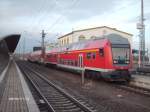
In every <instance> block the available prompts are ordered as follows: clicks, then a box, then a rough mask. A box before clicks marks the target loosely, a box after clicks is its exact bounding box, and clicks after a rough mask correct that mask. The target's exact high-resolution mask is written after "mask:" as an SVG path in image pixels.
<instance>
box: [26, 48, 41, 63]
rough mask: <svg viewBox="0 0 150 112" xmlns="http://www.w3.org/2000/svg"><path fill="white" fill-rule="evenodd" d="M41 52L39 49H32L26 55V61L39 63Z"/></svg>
mask: <svg viewBox="0 0 150 112" xmlns="http://www.w3.org/2000/svg"><path fill="white" fill-rule="evenodd" d="M41 54H42V51H41V50H38V51H34V52H32V53H30V54H29V55H28V61H30V62H36V63H40V61H41Z"/></svg>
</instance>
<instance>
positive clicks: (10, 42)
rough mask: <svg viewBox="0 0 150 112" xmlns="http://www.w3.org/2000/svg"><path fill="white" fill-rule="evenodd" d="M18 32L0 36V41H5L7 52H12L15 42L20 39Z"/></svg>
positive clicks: (15, 45)
mask: <svg viewBox="0 0 150 112" xmlns="http://www.w3.org/2000/svg"><path fill="white" fill-rule="evenodd" d="M20 36H21V35H20V34H11V35H8V36H5V37H2V38H0V42H2V41H3V42H5V43H6V45H7V48H8V52H9V53H13V52H14V51H15V49H16V47H17V44H18V42H19V39H20Z"/></svg>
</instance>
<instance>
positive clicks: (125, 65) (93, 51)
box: [45, 34, 132, 81]
mask: <svg viewBox="0 0 150 112" xmlns="http://www.w3.org/2000/svg"><path fill="white" fill-rule="evenodd" d="M45 63H46V64H53V65H56V66H57V67H61V68H65V69H69V70H74V71H76V72H80V73H81V72H82V71H83V70H84V71H85V74H86V75H91V76H100V77H103V78H105V79H106V80H111V81H129V80H130V77H131V76H130V73H129V69H130V68H131V66H132V53H131V47H130V43H129V41H128V39H126V38H124V37H122V36H120V35H116V34H110V35H107V36H105V37H104V38H97V39H92V40H86V41H81V42H78V43H73V44H70V45H68V46H64V47H57V48H53V49H52V50H49V51H46V55H45Z"/></svg>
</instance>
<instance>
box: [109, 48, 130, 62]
mask: <svg viewBox="0 0 150 112" xmlns="http://www.w3.org/2000/svg"><path fill="white" fill-rule="evenodd" d="M112 55H113V63H114V64H129V63H130V49H129V48H117V47H116V48H115V47H112Z"/></svg>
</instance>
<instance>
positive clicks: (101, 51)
mask: <svg viewBox="0 0 150 112" xmlns="http://www.w3.org/2000/svg"><path fill="white" fill-rule="evenodd" d="M99 54H100V56H104V49H103V48H100V49H99Z"/></svg>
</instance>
